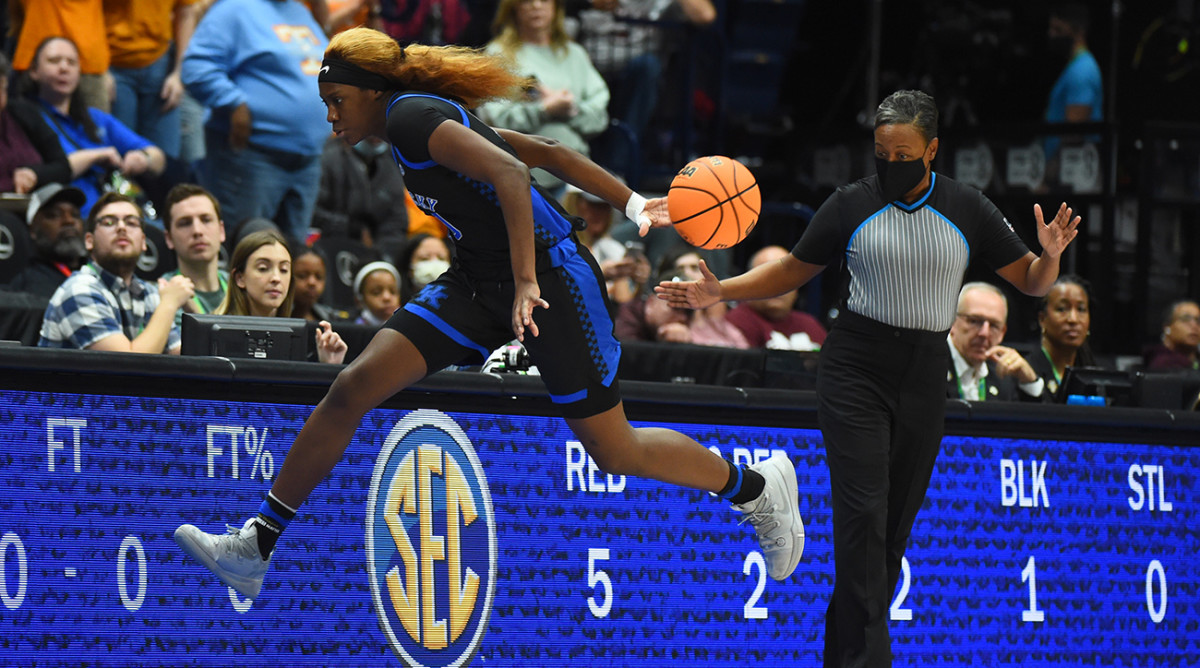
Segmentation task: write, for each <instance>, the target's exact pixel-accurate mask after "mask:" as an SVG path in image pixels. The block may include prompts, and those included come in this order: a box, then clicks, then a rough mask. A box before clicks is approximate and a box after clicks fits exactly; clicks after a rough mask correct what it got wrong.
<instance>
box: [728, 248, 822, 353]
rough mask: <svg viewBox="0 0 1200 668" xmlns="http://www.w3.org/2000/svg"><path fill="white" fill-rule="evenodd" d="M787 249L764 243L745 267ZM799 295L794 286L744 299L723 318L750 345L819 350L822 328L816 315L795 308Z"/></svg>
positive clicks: (778, 257)
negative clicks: (730, 323) (778, 293)
mask: <svg viewBox="0 0 1200 668" xmlns="http://www.w3.org/2000/svg"><path fill="white" fill-rule="evenodd" d="M789 253H790V251H788V249H786V248H784V247H782V246H765V247H763V248H762V249H760V250H759V251H758V252H756V253H755V254H754V255H752V256H751V257H750V265H749V267H748V269H754V268H755V267H757V266H760V265H764V264H767V263H768V262H779V261H780V260H781V259H783V258H784V257H786V256H787V255H788V254H789ZM799 297H800V290H799V289H798V288H797V289H794V290H789V291H787V292H785V293H783V294H781V295H779V296H778V297H768V298H767V299H753V300H750V301H744V302H742V303H740V304H738V305H737V306H736V307H735V308H734V309H733V310H731V311H730V312H729V313H727V314H726V315H725V318H726V319H727V320H729V322H732V323H733V324H734V326H735V327H737V328H738V329H739V330H741V332H742V334H744V335H745V337H746V341H747V342H748V343H749V344H750V347H751V348H770V349H772V350H819V349H820V348H821V344H822V343H824V342H825V328H824V327H823V326H821V323H820V322H819V321H818V320H817V319H816V318H814V317H812V316H811V315H809V314H807V313H804V312H803V311H797V310H796V308H795V307H796V300H797V299H799Z"/></svg>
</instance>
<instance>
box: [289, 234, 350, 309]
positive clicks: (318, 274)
mask: <svg viewBox="0 0 1200 668" xmlns="http://www.w3.org/2000/svg"><path fill="white" fill-rule="evenodd" d="M327 274H328V270H327V269H326V266H325V257H324V256H323V255H321V253H319V252H318V251H317V250H316V249H314V248H312V247H309V246H304V245H297V246H296V247H295V248H294V249H293V250H292V276H294V277H295V281H296V286H295V288H294V290H293V299H292V317H293V318H304V319H305V320H308V321H309V322H320V321H322V320H328V321H330V322H333V321H335V320H349V319H350V314H349V313H347V312H345V311H339V310H335V309H333V308H331V307H329V306H326V305H325V304H322V303H321V296H322V295H324V294H325V277H326V275H327Z"/></svg>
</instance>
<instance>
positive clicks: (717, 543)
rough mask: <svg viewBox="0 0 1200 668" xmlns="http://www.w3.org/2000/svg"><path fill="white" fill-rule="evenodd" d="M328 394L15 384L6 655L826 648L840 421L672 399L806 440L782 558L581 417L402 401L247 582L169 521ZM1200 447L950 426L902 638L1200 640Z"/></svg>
mask: <svg viewBox="0 0 1200 668" xmlns="http://www.w3.org/2000/svg"><path fill="white" fill-rule="evenodd" d="M310 410H311V408H310V407H309V406H298V405H286V404H267V403H236V402H226V401H210V400H181V399H167V398H153V397H121V396H100V395H87V394H59V393H44V392H24V391H0V433H2V435H3V438H2V439H0V463H2V467H0V480H2V484H0V518H2V519H0V560H2V561H3V580H2V582H0V599H2V604H3V605H2V606H0V663H2V664H4V665H20V666H33V665H36V666H78V665H97V666H135V665H154V666H165V665H171V666H185V665H186V666H190V665H195V666H283V665H287V666H386V665H396V666H400V665H403V666H429V667H439V668H440V667H443V666H466V665H472V666H505V667H507V666H539V667H541V666H567V665H578V666H672V665H686V666H690V667H696V666H755V667H759V666H818V665H820V661H821V660H820V657H821V648H822V643H823V640H822V637H823V627H824V612H825V606H826V605H827V601H828V597H829V594H830V590H831V587H832V581H833V578H832V572H833V564H832V548H831V541H830V510H829V504H828V493H827V489H828V477H827V470H826V467H825V463H824V455H823V450H822V447H821V441H820V434H819V433H818V432H815V431H812V430H804V429H777V428H770V429H762V428H749V427H743V426H730V425H722V424H665V425H663V426H670V427H673V428H677V429H680V430H682V431H684V432H686V433H688V434H689V435H691V436H693V437H695V438H696V439H698V440H699V441H700V442H701V443H704V444H705V445H706V446H708V447H710V448H712V449H713V450H714V451H717V452H719V453H721V454H722V455H724V456H727V457H730V458H733V459H735V460H738V461H756V460H760V459H762V458H764V457H768V456H771V455H772V454H776V453H782V454H785V455H787V456H788V457H790V458H791V459H792V460H793V461H794V462H795V463H796V466H797V472H798V477H799V481H800V498H801V503H800V505H801V508H802V510H803V512H804V515H805V522H806V524H807V532H808V542H807V546H806V549H805V553H804V559H803V560H802V561H801V563H800V567H799V569H798V570H797V572H796V574H795V575H794V576H793V577H792V578H791V579H789V580H788V581H787V582H785V583H778V582H775V581H772V580H770V579H769V578H768V577H767V575H766V565H765V563H764V561H763V559H762V557H761V555H760V554H759V553H758V551H757V550H756V544H755V542H754V539H753V536H752V534H751V533H750V532H749V531H748V530H746V529H745V528H744V527H739V526H738V525H737V523H736V519H737V518H736V517H735V513H733V511H731V509H730V508H729V507H728V504H726V503H723V502H720V501H718V500H716V499H715V498H714V497H712V496H711V495H709V494H707V493H702V492H696V491H688V490H681V489H677V488H674V487H671V486H667V485H662V484H658V483H654V482H649V481H645V480H640V479H633V478H625V477H620V476H610V475H606V474H604V473H602V472H600V471H598V470H597V469H596V467H595V466H594V464H593V463H592V462H591V460H590V459H589V458H588V457H587V455H586V454H585V453H584V451H583V449H582V447H581V446H580V444H579V443H578V442H577V441H575V440H574V438H573V436H572V435H571V433H570V431H569V430H568V429H567V428H566V426H565V424H564V423H563V421H562V420H560V419H552V418H545V417H534V416H520V415H496V414H479V413H468V412H441V411H437V410H431V409H422V410H415V411H405V410H396V409H378V410H375V411H372V412H370V413H368V415H367V417H366V419H365V420H364V421H363V423H362V425H361V427H360V428H359V430H358V432H357V434H356V436H355V438H354V441H353V442H352V443H351V445H350V448H349V449H348V451H347V453H346V456H345V458H344V460H343V461H342V463H341V464H340V465H339V466H338V468H337V469H335V471H334V474H333V475H332V476H331V477H330V478H329V479H327V480H326V481H325V482H324V483H322V485H321V486H319V487H318V488H317V490H316V492H315V493H314V494H313V495H312V497H311V499H310V500H309V502H308V503H306V504H305V505H304V507H303V509H302V512H301V515H300V517H299V518H298V519H297V521H295V522H294V523H293V524H292V526H291V527H290V528H289V529H288V531H287V533H286V534H285V535H284V537H283V539H282V542H281V549H280V550H279V551H278V552H277V553H276V556H275V559H274V562H273V563H272V566H271V570H270V572H269V573H268V575H267V578H266V582H265V584H264V587H263V590H262V594H261V596H260V598H259V599H258V600H255V601H250V600H247V599H244V598H242V597H241V596H239V595H238V594H236V593H235V592H233V590H231V589H229V588H227V587H225V586H223V585H221V584H220V583H219V582H218V581H217V580H216V578H215V577H214V576H212V575H211V574H210V573H208V572H207V571H206V570H204V569H203V568H202V567H201V566H200V565H198V564H197V563H195V562H193V561H191V560H189V559H188V558H186V557H185V556H184V555H183V553H182V552H181V551H180V550H179V549H178V548H177V547H176V546H175V544H174V542H173V540H172V538H171V534H172V532H173V530H174V529H175V527H176V526H177V525H179V524H180V523H182V522H191V523H194V524H197V525H199V526H202V527H205V528H206V529H207V530H209V531H217V530H218V529H220V528H222V526H223V524H224V523H226V522H228V523H232V524H238V525H240V524H241V523H242V522H243V521H244V519H245V518H246V517H248V516H249V515H250V514H251V513H252V512H253V511H254V510H255V509H257V507H258V504H259V503H260V501H261V499H262V498H263V495H264V494H265V493H266V491H267V490H268V489H269V487H270V484H271V480H272V478H273V477H274V475H275V474H276V472H277V471H278V470H279V466H280V464H281V462H282V458H283V456H284V455H285V453H286V452H287V449H288V446H289V444H290V443H291V441H292V439H293V438H294V437H295V435H296V433H297V432H298V431H299V429H300V427H301V425H302V424H303V420H304V419H305V418H306V417H307V415H308V413H309V412H310ZM641 424H643V425H646V424H650V423H641ZM1198 473H1200V449H1196V448H1187V447H1176V446H1165V445H1154V444H1114V443H1089V442H1073V441H1042V440H1014V439H999V438H975V437H970V438H968V437H947V438H946V440H945V442H944V445H943V450H942V454H941V457H940V459H939V461H938V466H937V469H936V471H935V473H934V476H933V482H932V485H931V487H930V490H929V495H928V499H927V501H926V504H925V507H924V509H923V510H922V511H921V514H920V517H919V519H918V521H917V524H916V526H915V528H914V532H913V536H914V538H913V542H912V545H911V546H910V549H909V552H908V556H907V558H906V559H905V561H904V563H903V571H902V574H901V579H900V582H899V584H898V586H897V589H896V594H895V598H894V599H893V601H892V604H891V607H890V610H889V617H890V628H891V630H892V637H893V648H894V651H895V653H896V661H895V664H896V665H897V666H913V667H916V666H967V665H996V666H1035V665H1056V666H1060V665H1070V666H1076V665H1093V666H1194V665H1197V664H1198V662H1200V592H1198V585H1200V557H1198V553H1200V550H1198V548H1200V538H1198V537H1197V532H1198V529H1197V527H1198V526H1200V523H1198V519H1200V518H1197V515H1196V508H1197V506H1198V505H1200V484H1197V483H1198V481H1197V475H1198Z"/></svg>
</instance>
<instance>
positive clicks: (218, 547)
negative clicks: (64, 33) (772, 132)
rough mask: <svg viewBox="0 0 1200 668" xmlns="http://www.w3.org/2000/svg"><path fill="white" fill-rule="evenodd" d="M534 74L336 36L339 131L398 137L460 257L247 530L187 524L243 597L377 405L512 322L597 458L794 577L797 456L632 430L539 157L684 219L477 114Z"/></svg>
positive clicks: (594, 188)
mask: <svg viewBox="0 0 1200 668" xmlns="http://www.w3.org/2000/svg"><path fill="white" fill-rule="evenodd" d="M523 83H524V80H523V79H522V78H521V77H520V76H518V75H515V74H513V73H512V72H511V71H509V70H508V69H507V68H506V67H505V66H504V63H503V61H501V60H498V59H495V58H493V57H491V56H488V55H486V54H481V53H478V52H476V51H472V50H470V49H465V48H458V47H428V46H421V45H412V46H409V47H406V48H404V49H401V48H400V46H399V45H397V44H396V43H395V42H394V41H393V40H392V39H390V38H389V37H388V36H387V35H384V34H382V33H379V32H377V31H374V30H369V29H365V28H360V29H354V30H348V31H346V32H344V33H341V34H339V35H337V36H336V37H335V38H334V39H333V41H332V43H331V44H330V46H329V48H328V50H326V52H325V59H324V62H323V64H322V68H321V74H320V76H319V78H318V85H319V88H320V92H321V99H322V100H324V101H325V104H326V106H327V108H328V112H327V119H328V121H329V122H330V124H331V125H332V126H333V131H334V134H336V135H337V136H339V137H341V138H342V139H344V140H345V141H346V142H349V143H351V144H353V143H357V142H359V141H362V139H363V138H365V137H368V136H374V137H381V138H385V139H387V140H388V141H389V142H391V144H392V155H393V156H394V157H395V158H396V160H397V161H398V162H400V163H401V164H402V165H403V166H404V168H405V183H406V184H407V185H408V188H409V190H410V191H411V192H412V194H413V199H414V200H415V201H416V202H417V204H418V205H420V206H421V207H422V208H423V209H424V210H425V211H427V212H429V213H431V214H434V215H436V216H438V217H439V218H441V219H442V221H444V222H445V223H446V226H447V227H448V228H449V230H450V233H451V234H452V236H453V237H454V239H455V248H456V251H457V254H456V257H455V263H454V264H453V265H452V266H451V268H450V269H449V270H447V271H446V272H445V273H443V274H442V275H441V276H440V277H438V278H437V280H435V281H434V282H433V283H431V284H429V285H428V286H426V287H425V289H424V290H422V291H421V292H420V293H419V294H418V295H416V296H415V297H413V298H412V299H411V300H410V301H409V302H408V303H407V304H405V305H404V307H403V308H401V309H400V310H398V311H396V313H395V315H393V316H392V317H391V318H390V319H389V320H388V321H387V322H386V323H385V324H384V326H383V328H382V329H381V330H380V331H379V333H378V334H376V335H375V337H374V338H373V339H371V343H370V344H369V345H368V346H367V349H366V350H365V351H363V353H362V354H361V355H360V356H358V357H357V358H355V360H354V362H353V363H352V364H350V366H348V367H347V368H346V369H345V370H344V371H342V372H341V373H340V374H338V377H337V379H336V380H335V381H334V383H333V385H332V387H330V389H329V393H328V394H326V396H325V398H324V399H322V400H321V403H320V404H319V405H318V406H317V408H316V409H315V410H314V411H313V413H312V415H311V416H310V417H309V419H308V421H307V422H306V423H305V425H304V428H303V429H302V430H301V432H300V434H299V435H298V436H297V438H296V441H295V443H293V445H292V447H291V449H290V450H289V451H288V455H287V459H286V460H285V461H284V463H283V466H282V468H281V469H280V472H279V476H278V477H277V478H276V479H275V482H274V483H273V485H272V487H271V491H270V493H269V494H268V495H267V498H266V499H265V500H264V501H263V504H262V505H261V506H260V507H259V513H258V515H257V516H256V517H252V518H250V519H249V520H247V521H246V523H245V524H244V525H243V526H242V528H241V529H236V530H234V531H233V532H232V533H228V534H224V535H220V536H218V535H213V534H208V533H205V532H203V531H201V530H200V529H198V528H196V527H194V526H192V525H190V524H185V525H183V526H181V527H179V528H178V529H177V530H176V532H175V539H176V541H177V542H178V543H179V544H180V546H181V547H183V549H184V550H185V551H186V552H187V553H188V554H189V555H191V556H192V557H194V558H195V559H197V560H198V561H200V562H201V563H203V564H204V565H205V566H206V567H208V568H209V569H210V570H212V571H213V572H214V573H215V574H216V575H217V576H218V577H219V578H220V579H221V580H222V581H223V582H225V583H226V584H228V585H229V586H231V587H233V588H235V589H237V590H238V591H240V592H241V593H242V594H243V595H245V596H249V597H252V598H253V597H255V596H257V595H258V592H259V589H260V587H261V586H262V580H263V576H264V575H265V574H266V571H267V568H268V565H269V563H270V558H271V555H272V552H273V550H274V548H275V543H276V541H277V540H278V538H279V535H280V534H281V532H282V531H283V530H284V529H285V528H286V526H287V524H288V522H290V521H291V519H292V518H293V517H294V516H295V514H296V509H298V508H299V507H300V505H301V504H302V503H304V501H305V499H307V498H308V496H309V494H311V493H312V491H313V489H314V488H315V487H316V486H317V484H318V483H319V482H321V480H322V479H324V478H325V476H326V475H328V474H329V472H330V471H331V470H332V469H333V467H334V466H335V465H336V464H337V462H338V461H339V460H340V459H341V458H342V454H343V453H344V452H345V450H346V446H347V445H349V443H350V439H351V437H352V436H353V434H354V431H355V429H356V428H357V426H358V424H359V422H360V421H361V420H362V418H363V416H364V415H365V414H366V412H367V411H368V410H370V409H372V408H374V407H375V406H378V405H379V404H380V403H381V402H382V401H383V400H384V399H386V398H388V397H390V396H392V395H393V394H395V393H396V392H398V391H400V390H402V389H404V388H406V387H408V386H409V385H411V384H413V383H415V382H417V381H418V380H420V379H421V378H424V377H425V376H426V375H427V374H429V373H432V372H434V371H437V370H439V369H442V368H444V367H446V366H449V365H451V364H459V363H464V362H466V361H468V360H471V361H474V362H482V361H483V360H484V359H485V358H486V357H487V356H488V355H489V354H490V352H491V351H492V350H495V349H496V348H498V347H500V346H501V345H503V344H506V343H508V342H509V341H511V340H512V339H513V337H514V336H515V337H516V338H517V339H518V340H519V341H521V342H522V343H523V344H524V345H525V348H526V349H527V350H528V352H529V356H530V361H531V362H532V363H533V364H535V365H537V367H538V369H539V370H540V371H541V378H542V380H543V382H544V383H545V384H546V388H547V390H548V393H549V395H550V399H551V401H552V402H554V403H555V404H556V405H557V406H558V407H559V408H560V410H561V411H562V414H563V416H564V417H565V419H566V423H567V425H568V426H569V427H570V428H571V430H572V431H573V432H574V433H575V435H576V436H577V437H578V438H579V440H580V442H581V443H582V444H583V446H584V448H585V449H586V450H587V452H588V454H589V455H590V456H591V457H592V459H593V460H594V461H595V462H596V464H597V465H598V467H599V468H600V469H601V470H603V471H605V472H607V473H610V474H615V475H632V476H640V477H646V478H651V479H654V480H659V481H662V482H667V483H672V484H677V485H682V486H687V487H691V488H695V489H700V490H705V491H709V492H713V493H716V494H718V495H719V496H721V497H722V498H725V499H728V500H730V501H731V502H732V503H733V504H735V505H734V507H735V508H736V509H738V510H739V511H741V512H742V513H743V519H744V521H746V522H748V523H750V524H751V525H752V526H754V527H755V529H756V530H757V532H758V539H759V544H760V545H761V547H762V549H763V553H764V556H765V557H766V561H767V565H768V572H769V574H770V575H771V576H772V577H773V578H775V579H777V580H782V579H784V578H786V577H788V576H789V575H791V574H792V572H793V571H794V570H795V568H796V565H797V563H798V562H799V560H800V555H801V552H802V551H803V544H804V532H803V524H802V522H801V520H800V511H799V500H798V490H797V483H796V470H795V467H794V466H793V464H792V462H791V460H790V459H789V458H788V457H786V456H777V457H772V458H770V459H768V460H765V461H762V462H760V463H758V464H755V465H754V466H752V467H749V468H741V467H737V466H735V465H734V464H733V463H732V462H729V461H726V460H724V459H722V458H721V457H720V456H718V455H717V454H715V453H713V452H711V451H709V450H708V449H707V448H705V447H704V446H703V445H701V444H699V443H697V442H696V441H694V440H692V439H691V438H689V437H687V436H685V435H683V434H680V433H678V432H675V431H671V430H668V429H659V428H641V429H635V428H634V427H633V426H631V425H630V424H629V421H628V420H627V419H626V417H625V409H624V406H623V404H622V403H621V396H620V392H619V390H618V384H617V378H616V374H617V366H618V361H619V358H620V345H619V344H618V343H617V341H616V339H615V337H613V334H612V328H613V323H612V319H611V318H610V317H609V311H608V304H607V300H606V297H605V289H604V279H603V276H602V274H601V273H600V268H599V267H598V266H597V265H596V262H595V260H594V259H593V258H592V256H591V254H590V253H589V252H588V251H587V249H586V248H585V247H583V246H582V244H578V243H576V241H575V234H574V230H573V227H572V223H571V222H570V220H569V218H568V217H567V216H566V215H565V214H564V212H563V211H562V210H561V208H560V207H558V205H557V203H556V202H554V201H553V200H548V199H546V198H545V197H544V196H543V195H542V194H541V193H540V191H539V190H538V189H537V188H534V187H533V186H532V184H531V181H530V176H529V170H530V168H531V167H541V168H543V169H546V170H547V171H549V172H551V173H553V174H555V175H557V176H558V177H559V178H561V179H563V180H564V181H566V182H567V183H571V184H573V185H575V186H576V187H578V188H581V189H583V190H587V191H588V192H591V193H593V194H595V195H598V196H600V197H602V198H604V199H605V200H606V201H608V202H609V203H610V204H612V205H613V206H615V207H617V208H618V209H619V210H622V211H625V213H626V215H627V216H628V217H629V218H630V219H631V220H633V221H635V222H638V223H639V224H641V225H642V226H643V228H645V227H648V226H649V225H651V224H654V223H657V224H659V225H660V226H663V225H667V224H669V222H670V221H669V216H668V214H667V205H666V200H665V199H656V200H653V201H650V202H647V201H646V200H645V198H643V197H642V196H640V195H638V194H637V193H635V192H633V191H632V190H630V189H629V188H628V187H627V186H625V185H624V184H623V183H621V182H620V181H619V180H617V179H616V178H615V177H613V176H612V175H611V174H609V173H608V172H606V171H605V170H604V169H603V168H601V167H600V166H599V165H597V164H595V163H593V162H592V161H590V160H588V159H587V158H586V157H585V156H583V155H581V154H579V153H577V152H575V151H572V150H570V149H568V148H566V147H564V146H562V145H561V144H559V143H557V142H554V141H550V140H547V139H544V138H540V137H531V136H527V135H523V134H521V133H518V132H514V131H509V130H493V129H492V128H490V127H488V126H487V125H485V124H484V123H482V122H481V121H480V120H479V119H478V118H477V117H475V116H474V115H473V114H471V113H470V112H469V111H467V110H468V109H472V108H474V107H475V106H477V105H478V103H479V102H480V101H482V100H486V99H490V98H495V97H502V96H506V95H512V94H514V93H517V92H518V91H519V89H520V87H521V85H522V84H523Z"/></svg>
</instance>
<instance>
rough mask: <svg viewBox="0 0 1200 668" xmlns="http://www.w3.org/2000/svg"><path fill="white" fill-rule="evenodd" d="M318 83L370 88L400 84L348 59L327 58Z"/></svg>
mask: <svg viewBox="0 0 1200 668" xmlns="http://www.w3.org/2000/svg"><path fill="white" fill-rule="evenodd" d="M317 82H318V83H335V84H346V85H348V86H356V87H358V88H367V89H370V90H394V89H396V88H398V86H397V85H396V84H394V83H392V82H391V81H390V80H389V79H388V78H387V77H385V76H383V75H382V74H376V73H374V72H372V71H370V70H367V69H364V68H362V67H359V66H358V65H355V64H354V63H351V62H349V61H346V60H341V59H339V58H328V57H327V58H325V60H324V61H323V62H322V63H321V73H320V74H318V75H317Z"/></svg>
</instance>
